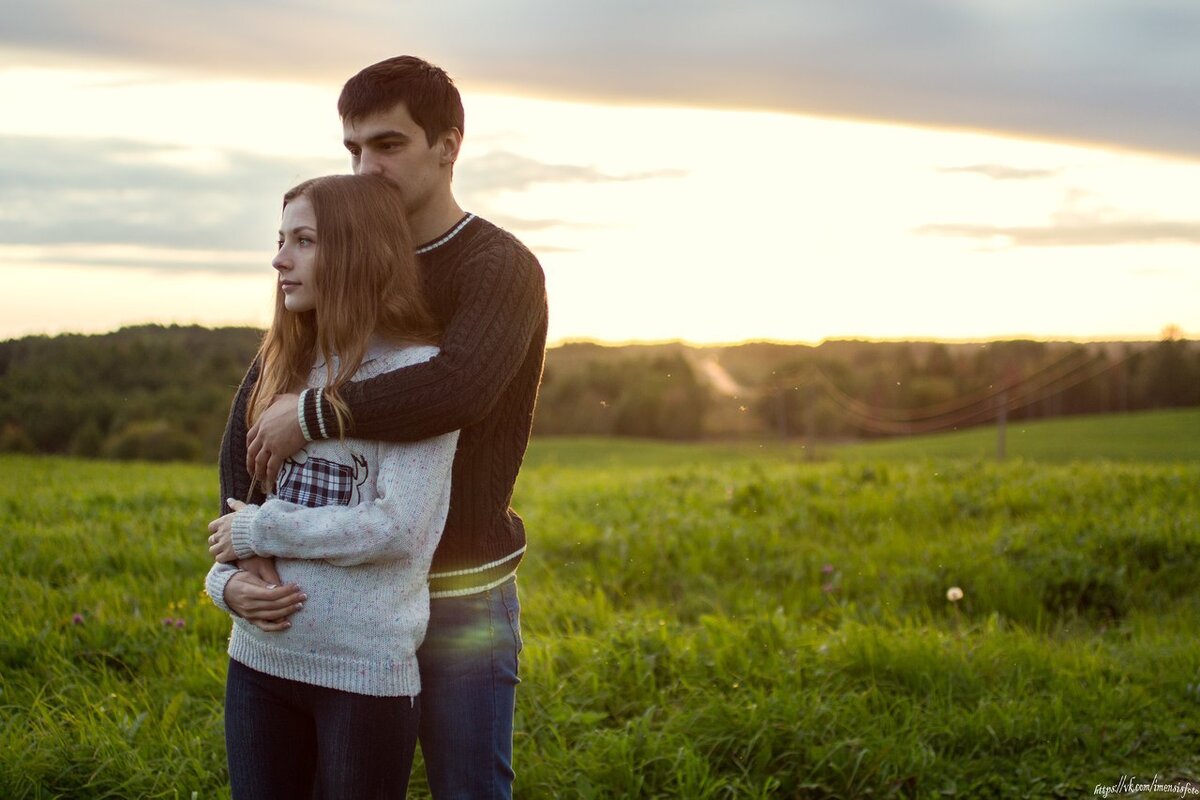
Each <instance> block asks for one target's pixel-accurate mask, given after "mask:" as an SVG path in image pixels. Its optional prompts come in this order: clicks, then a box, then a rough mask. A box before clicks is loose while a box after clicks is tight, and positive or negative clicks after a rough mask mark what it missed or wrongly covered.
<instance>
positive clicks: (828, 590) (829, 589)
mask: <svg viewBox="0 0 1200 800" xmlns="http://www.w3.org/2000/svg"><path fill="white" fill-rule="evenodd" d="M821 591H822V592H824V593H825V594H833V593H834V592H836V591H837V587H836V586H834V585H833V583H832V582H831V583H823V584H821Z"/></svg>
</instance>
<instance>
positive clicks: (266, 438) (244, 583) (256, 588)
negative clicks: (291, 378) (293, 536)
mask: <svg viewBox="0 0 1200 800" xmlns="http://www.w3.org/2000/svg"><path fill="white" fill-rule="evenodd" d="M298 401H299V398H298V397H297V396H296V395H294V394H291V395H279V396H276V397H275V399H274V400H273V401H272V403H271V405H270V407H269V408H267V410H266V411H264V412H263V414H262V416H261V417H260V418H259V419H258V421H257V422H256V423H255V424H254V427H252V428H251V429H250V431H249V433H248V434H247V440H248V441H249V446H248V447H247V451H246V468H247V471H248V472H249V473H250V475H251V477H252V478H253V479H254V480H257V481H260V482H263V481H265V479H266V476H268V475H277V474H279V468H280V467H281V466H282V465H283V461H284V459H285V458H287V457H288V456H290V455H292V454H293V453H295V452H297V451H298V450H299V449H300V448H301V447H303V446H304V436H303V434H301V432H300V423H299V422H298V421H297V418H296V403H297V402H298ZM228 502H229V507H230V508H231V509H233V511H232V513H229V514H226V515H224V516H222V517H218V518H217V519H215V520H213V521H212V522H210V523H209V524H208V532H209V539H208V545H209V547H208V551H209V553H210V554H212V556H213V558H214V559H216V560H217V561H218V562H220V563H223V564H227V563H230V562H233V561H237V566H238V568H239V570H240V571H239V572H237V573H236V574H235V575H234V576H233V577H232V578H230V579H229V582H228V583H226V584H225V598H224V599H225V604H226V605H227V606H229V607H230V608H231V609H233V611H234V612H235V613H237V614H238V615H239V616H241V617H242V618H243V619H245V620H246V621H248V622H250V623H252V624H253V625H255V626H256V627H258V628H260V629H261V630H264V631H282V630H287V629H288V628H290V627H291V622H289V621H288V617H290V616H291V615H292V614H294V613H296V612H297V611H299V610H300V609H302V608H303V607H304V601H305V600H307V599H308V595H306V594H304V592H302V591H301V590H300V587H299V586H297V585H296V584H294V583H286V584H285V583H284V582H283V580H282V579H281V578H280V577H279V573H278V572H277V571H276V569H275V559H274V558H270V557H263V556H251V557H249V558H242V559H238V558H237V556H236V555H235V554H234V552H233V517H234V515H235V514H237V512H238V511H240V510H241V509H243V508H245V507H246V504H245V503H242V502H239V501H237V500H229V501H228Z"/></svg>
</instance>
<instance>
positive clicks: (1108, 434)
mask: <svg viewBox="0 0 1200 800" xmlns="http://www.w3.org/2000/svg"><path fill="white" fill-rule="evenodd" d="M1006 434H1007V435H1006V437H1005V450H1006V454H1007V456H1009V457H1012V458H1026V459H1035V460H1037V461H1056V462H1065V461H1075V460H1079V459H1095V458H1104V459H1114V460H1122V461H1159V462H1166V461H1200V409H1195V408H1188V409H1175V410H1170V411H1143V412H1140V413H1137V414H1096V415H1088V416H1078V417H1060V418H1058V419H1049V420H1033V421H1022V422H1010V423H1008V425H1007V426H1006ZM997 438H998V437H997V433H996V427H995V426H994V425H989V426H986V427H981V428H972V429H970V430H966V431H958V432H954V433H941V434H934V435H930V436H912V437H905V438H899V439H890V440H886V441H880V442H873V443H869V444H860V445H851V446H843V447H837V448H833V449H832V450H831V451H827V452H826V454H827V455H832V456H834V457H836V458H839V459H858V458H869V459H888V460H893V459H911V458H915V457H930V458H982V459H993V458H995V457H996V450H997V447H996V445H997Z"/></svg>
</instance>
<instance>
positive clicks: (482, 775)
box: [417, 578, 521, 800]
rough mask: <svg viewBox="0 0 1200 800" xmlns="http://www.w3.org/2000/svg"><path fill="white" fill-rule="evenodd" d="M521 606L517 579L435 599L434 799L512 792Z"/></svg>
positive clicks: (428, 653) (429, 642)
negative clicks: (471, 592) (518, 597)
mask: <svg viewBox="0 0 1200 800" xmlns="http://www.w3.org/2000/svg"><path fill="white" fill-rule="evenodd" d="M520 620H521V606H520V603H519V602H518V601H517V582H516V578H513V579H511V580H509V581H506V582H505V583H503V584H501V585H500V586H497V587H495V588H493V589H489V590H488V591H486V592H480V593H478V594H471V595H466V596H465V597H446V598H441V599H436V600H430V601H429V628H428V630H427V631H426V633H425V641H424V642H423V643H422V644H421V649H420V650H418V651H417V660H418V661H419V662H420V666H421V755H422V756H423V757H424V759H425V771H426V775H427V776H428V779H429V788H430V790H431V791H432V793H433V796H434V798H435V800H459V798H463V800H466V799H467V798H470V800H487V799H488V798H506V799H507V798H510V797H512V782H513V769H512V731H513V710H514V704H515V699H516V688H517V684H518V683H519V682H520V680H519V679H518V678H517V655H518V653H520V652H521V621H520Z"/></svg>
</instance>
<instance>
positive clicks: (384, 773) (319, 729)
mask: <svg viewBox="0 0 1200 800" xmlns="http://www.w3.org/2000/svg"><path fill="white" fill-rule="evenodd" d="M420 713H421V706H420V698H412V697H368V696H366V695H361V694H352V693H350V692H342V691H338V690H337V689H327V688H325V687H324V686H313V685H311V684H307V683H299V682H297V681H291V680H287V679H286V678H276V677H275V676H273V675H265V674H263V673H261V672H258V671H257V670H253V669H250V668H249V667H247V666H244V665H242V664H240V663H238V662H237V661H234V660H233V659H230V660H229V676H228V678H227V680H226V683H225V748H226V755H227V757H228V762H229V783H230V786H231V787H232V789H233V797H234V798H235V800H242V798H247V799H248V800H258V798H263V800H266V799H267V798H280V800H285V799H286V800H293V799H294V798H308V797H312V796H318V797H320V798H322V800H336V799H337V798H346V800H356V798H366V797H370V798H389V797H394V798H403V797H404V794H405V790H406V789H407V787H408V776H409V772H410V770H411V769H412V760H413V754H414V752H415V751H416V746H417V726H418V717H419V716H420Z"/></svg>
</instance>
